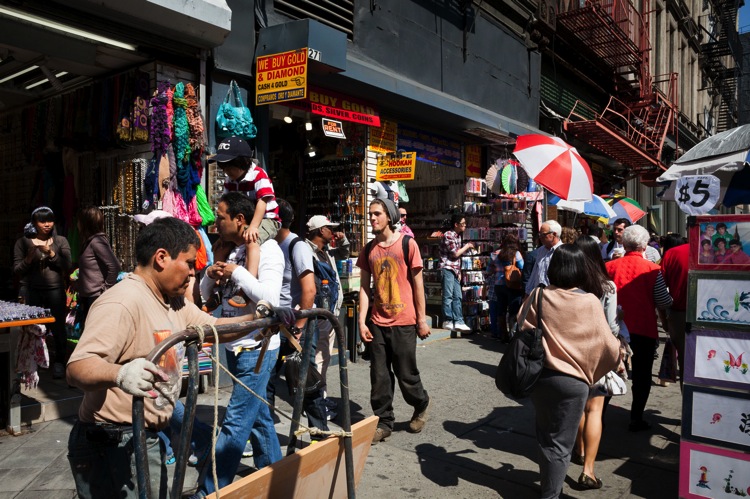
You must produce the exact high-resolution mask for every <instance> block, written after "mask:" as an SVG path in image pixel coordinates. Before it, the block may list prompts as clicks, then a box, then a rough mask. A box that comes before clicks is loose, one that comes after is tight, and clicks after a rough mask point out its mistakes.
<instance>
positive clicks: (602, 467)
mask: <svg viewBox="0 0 750 499" xmlns="http://www.w3.org/2000/svg"><path fill="white" fill-rule="evenodd" d="M503 349H504V346H503V345H502V344H500V343H498V342H495V341H492V340H490V339H489V338H487V337H486V336H485V335H481V334H475V335H471V336H468V337H465V338H458V339H450V338H449V334H448V332H447V331H445V330H441V329H433V334H432V336H431V337H430V338H429V339H428V340H426V341H424V342H420V343H419V345H418V347H417V359H418V365H419V369H420V372H421V375H422V380H423V383H424V385H425V388H426V389H427V391H428V392H429V394H430V397H431V399H432V405H431V408H430V420H429V422H428V423H427V426H426V427H425V429H424V430H423V431H422V432H421V433H419V434H411V433H408V432H407V431H406V430H407V428H408V422H409V419H410V417H411V413H412V408H411V407H409V406H408V405H407V404H406V403H405V402H404V401H403V399H402V398H401V395H400V392H399V391H398V390H396V392H397V393H396V398H395V400H394V410H395V413H396V421H397V422H396V427H395V431H394V432H393V434H392V435H391V436H390V437H389V438H388V439H387V440H385V441H384V442H380V443H378V444H377V445H374V446H373V447H372V449H371V450H370V454H369V456H368V459H367V464H366V466H365V470H364V473H363V475H362V479H361V481H360V483H359V487H358V489H357V496H358V497H360V498H363V499H376V498H377V499H381V498H383V497H394V498H397V497H398V498H401V497H414V498H429V499H434V498H436V497H451V498H453V497H456V498H459V497H461V498H465V497H471V498H472V499H474V498H484V497H488V498H489V497H505V498H514V499H515V498H519V499H523V498H532V497H538V495H539V467H538V465H537V464H536V462H535V456H536V452H537V449H536V440H535V437H534V411H533V407H532V406H531V403H530V402H529V401H528V400H525V401H522V402H521V403H518V402H515V401H512V400H509V399H507V398H505V397H504V396H503V395H502V394H501V393H500V392H499V391H498V390H497V389H496V388H495V385H494V380H493V375H494V372H495V368H496V366H497V363H498V361H499V358H500V352H501V351H502V350H503ZM660 353H661V348H660ZM658 365H659V361H658V360H657V361H655V366H654V372H655V373H656V372H657V371H658ZM348 374H349V383H350V398H351V400H352V402H351V408H350V410H351V413H352V420H353V422H356V421H359V420H361V419H364V418H365V417H367V416H369V415H370V414H371V410H370V407H369V390H370V381H369V364H368V363H367V362H365V361H362V360H360V361H359V362H357V363H355V364H350V365H349V369H348ZM654 381H656V376H654ZM277 383H278V384H279V387H278V388H279V390H278V393H279V394H280V395H281V396H280V397H277V400H278V406H279V408H280V409H282V410H284V411H286V412H287V413H288V414H291V407H290V405H289V401H290V398H289V397H283V396H284V395H285V394H286V388H285V384H284V382H283V380H277ZM328 383H329V396H331V397H334V398H336V399H338V396H339V393H340V392H339V384H338V369H336V368H335V367H332V368H331V369H330V370H329V372H328ZM230 392H231V390H229V389H221V390H219V406H220V416H219V417H220V418H221V415H222V414H223V408H224V407H225V406H226V403H227V402H228V400H229V395H230ZM630 400H631V399H630V394H627V395H624V396H621V397H615V398H613V399H612V402H611V404H610V407H609V409H608V410H607V414H606V418H605V424H606V428H605V431H604V436H603V439H602V443H601V446H600V450H599V455H598V458H597V463H596V474H597V476H598V477H599V478H600V479H601V480H602V481H603V482H604V487H603V488H602V489H600V490H598V491H596V490H589V491H580V490H578V488H577V480H578V476H579V475H580V473H581V467H580V466H577V465H574V464H571V466H570V468H569V470H568V477H567V479H566V483H565V487H564V490H563V493H564V496H565V495H567V496H568V497H585V498H593V497H602V498H603V497H606V498H625V497H639V498H661V497H677V478H678V458H679V438H680V419H681V404H682V397H681V394H680V388H679V385H678V384H672V385H670V386H668V387H660V386H656V385H655V386H653V387H652V391H651V397H650V399H649V403H648V405H647V407H646V418H647V419H649V420H650V421H651V423H652V424H653V429H652V430H650V431H647V432H639V433H631V432H628V430H627V425H628V422H629V408H630ZM213 403H214V393H213V389H212V388H210V389H209V391H208V393H204V394H201V395H200V397H199V407H198V413H199V417H200V418H201V419H202V420H203V421H204V422H207V423H210V422H212V419H213ZM303 423H304V421H303ZM72 424H73V419H72V418H66V419H60V420H55V421H50V422H45V423H40V424H35V425H33V426H32V427H30V428H27V429H26V431H25V432H24V434H23V435H20V436H16V437H14V436H9V435H2V436H0V483H2V490H1V491H0V499H6V498H7V499H10V498H14V499H22V498H29V499H30V498H37V497H40V496H42V495H43V496H44V497H45V498H46V499H57V498H72V497H75V496H76V494H75V486H74V483H73V478H72V475H71V472H70V468H69V466H68V462H67V458H66V455H67V439H68V434H69V432H70V427H71V425H72ZM276 428H277V432H278V434H279V440H280V443H281V445H282V449H283V450H285V449H286V444H287V442H288V433H289V424H288V422H287V420H286V419H284V418H281V421H279V422H278V424H277V425H276ZM302 440H303V441H305V442H309V437H308V436H303V437H302ZM252 465H253V461H252V458H248V459H243V461H242V465H241V467H240V470H239V474H240V475H246V474H248V473H250V472H252V471H253V468H252ZM196 475H197V474H196V473H195V470H193V469H192V468H188V474H187V478H186V481H185V486H186V488H189V487H190V486H191V484H193V483H194V482H195V478H196Z"/></svg>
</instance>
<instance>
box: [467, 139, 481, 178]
mask: <svg viewBox="0 0 750 499" xmlns="http://www.w3.org/2000/svg"><path fill="white" fill-rule="evenodd" d="M464 151H465V154H466V176H467V177H480V176H481V175H482V149H481V148H480V147H479V146H474V145H471V146H466V148H465V149H464Z"/></svg>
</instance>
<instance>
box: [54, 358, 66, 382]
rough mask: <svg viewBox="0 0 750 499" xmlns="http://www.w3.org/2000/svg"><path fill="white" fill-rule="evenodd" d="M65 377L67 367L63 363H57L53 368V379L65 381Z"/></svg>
mask: <svg viewBox="0 0 750 499" xmlns="http://www.w3.org/2000/svg"><path fill="white" fill-rule="evenodd" d="M64 377H65V365H64V364H63V363H62V362H55V364H54V366H52V378H54V379H63V378H64Z"/></svg>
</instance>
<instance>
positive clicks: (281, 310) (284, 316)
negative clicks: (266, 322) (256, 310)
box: [273, 307, 297, 328]
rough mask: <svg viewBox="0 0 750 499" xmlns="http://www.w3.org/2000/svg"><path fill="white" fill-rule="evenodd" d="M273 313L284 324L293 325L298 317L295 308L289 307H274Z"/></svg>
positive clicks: (286, 325)
mask: <svg viewBox="0 0 750 499" xmlns="http://www.w3.org/2000/svg"><path fill="white" fill-rule="evenodd" d="M273 314H274V315H275V316H276V318H277V319H279V322H281V325H282V326H285V327H288V328H289V327H292V326H293V325H294V323H295V322H297V317H295V315H294V310H292V309H291V308H289V307H274V309H273Z"/></svg>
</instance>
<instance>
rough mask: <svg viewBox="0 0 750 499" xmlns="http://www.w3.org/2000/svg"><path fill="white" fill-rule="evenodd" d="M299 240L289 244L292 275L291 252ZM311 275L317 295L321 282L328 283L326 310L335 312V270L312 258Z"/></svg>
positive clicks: (336, 277) (336, 296) (336, 275)
mask: <svg viewBox="0 0 750 499" xmlns="http://www.w3.org/2000/svg"><path fill="white" fill-rule="evenodd" d="M301 240H302V238H300V237H295V238H294V239H293V240H292V242H291V243H289V259H290V260H292V272H293V273H296V272H294V258H293V255H294V253H292V250H294V245H295V244H297V242H298V241H301ZM313 274H314V275H315V289H317V290H318V295H319V294H320V288H321V285H322V282H323V281H324V280H327V281H328V293H329V300H330V301H329V306H328V309H329V310H330V311H331V312H334V311H335V310H336V303H338V300H339V284H338V283H339V274H338V272H336V268H335V267H331V264H330V263H329V262H325V261H319V260H318V259H317V258H315V257H313ZM316 301H317V296H316Z"/></svg>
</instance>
